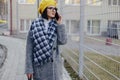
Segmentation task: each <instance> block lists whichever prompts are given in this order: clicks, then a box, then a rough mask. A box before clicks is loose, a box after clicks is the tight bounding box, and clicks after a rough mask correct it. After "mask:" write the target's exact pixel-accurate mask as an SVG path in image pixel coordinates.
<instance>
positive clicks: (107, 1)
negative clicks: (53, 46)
mask: <svg viewBox="0 0 120 80" xmlns="http://www.w3.org/2000/svg"><path fill="white" fill-rule="evenodd" d="M65 1H66V3H64V5H63V6H61V9H62V14H63V16H64V21H65V24H66V30H67V33H68V43H67V45H65V46H64V49H63V53H62V55H63V57H64V58H65V59H66V60H67V61H68V63H69V64H70V65H71V66H72V68H73V69H74V71H75V72H76V73H77V74H78V75H79V68H80V65H82V66H83V73H82V74H83V79H84V80H120V0H86V3H85V5H83V6H81V5H79V4H80V3H77V4H76V3H75V2H72V0H65ZM67 1H68V2H69V1H71V2H69V3H68V4H67ZM73 1H74V0H73ZM70 3H71V4H70ZM63 7H64V8H63ZM80 7H84V8H85V14H84V15H83V16H84V26H80V27H83V31H84V42H83V43H82V44H83V45H82V48H83V49H84V58H83V59H84V63H83V64H79V60H80V59H79V55H80V54H81V53H80V48H81V47H80V45H81V44H80V40H81V39H80V38H81V36H80V34H81V32H80V34H79V21H81V20H80V17H79V16H77V15H80V14H81V13H80V12H79V10H78V9H80ZM76 16H77V17H76ZM79 47H80V48H79Z"/></svg>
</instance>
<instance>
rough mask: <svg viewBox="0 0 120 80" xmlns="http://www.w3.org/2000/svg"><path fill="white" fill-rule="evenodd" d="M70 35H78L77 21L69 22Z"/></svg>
mask: <svg viewBox="0 0 120 80" xmlns="http://www.w3.org/2000/svg"><path fill="white" fill-rule="evenodd" d="M71 33H74V34H79V21H77V20H71Z"/></svg>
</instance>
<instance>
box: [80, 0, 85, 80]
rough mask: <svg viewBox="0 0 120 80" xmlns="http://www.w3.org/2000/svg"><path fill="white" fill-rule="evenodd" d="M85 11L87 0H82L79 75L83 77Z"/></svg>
mask: <svg viewBox="0 0 120 80" xmlns="http://www.w3.org/2000/svg"><path fill="white" fill-rule="evenodd" d="M84 11H85V0H80V26H79V29H80V30H79V31H80V32H79V33H80V34H79V35H80V54H79V77H80V78H81V79H83V64H84V50H83V45H84V44H83V43H84V17H85V16H84V14H85V13H84Z"/></svg>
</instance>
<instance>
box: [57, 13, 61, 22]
mask: <svg viewBox="0 0 120 80" xmlns="http://www.w3.org/2000/svg"><path fill="white" fill-rule="evenodd" d="M57 23H58V24H61V23H62V17H61V16H60V15H59V19H58V20H57Z"/></svg>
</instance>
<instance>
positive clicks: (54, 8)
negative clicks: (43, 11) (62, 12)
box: [47, 7, 57, 11]
mask: <svg viewBox="0 0 120 80" xmlns="http://www.w3.org/2000/svg"><path fill="white" fill-rule="evenodd" d="M47 9H50V10H55V11H57V8H56V7H48V8H47Z"/></svg>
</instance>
